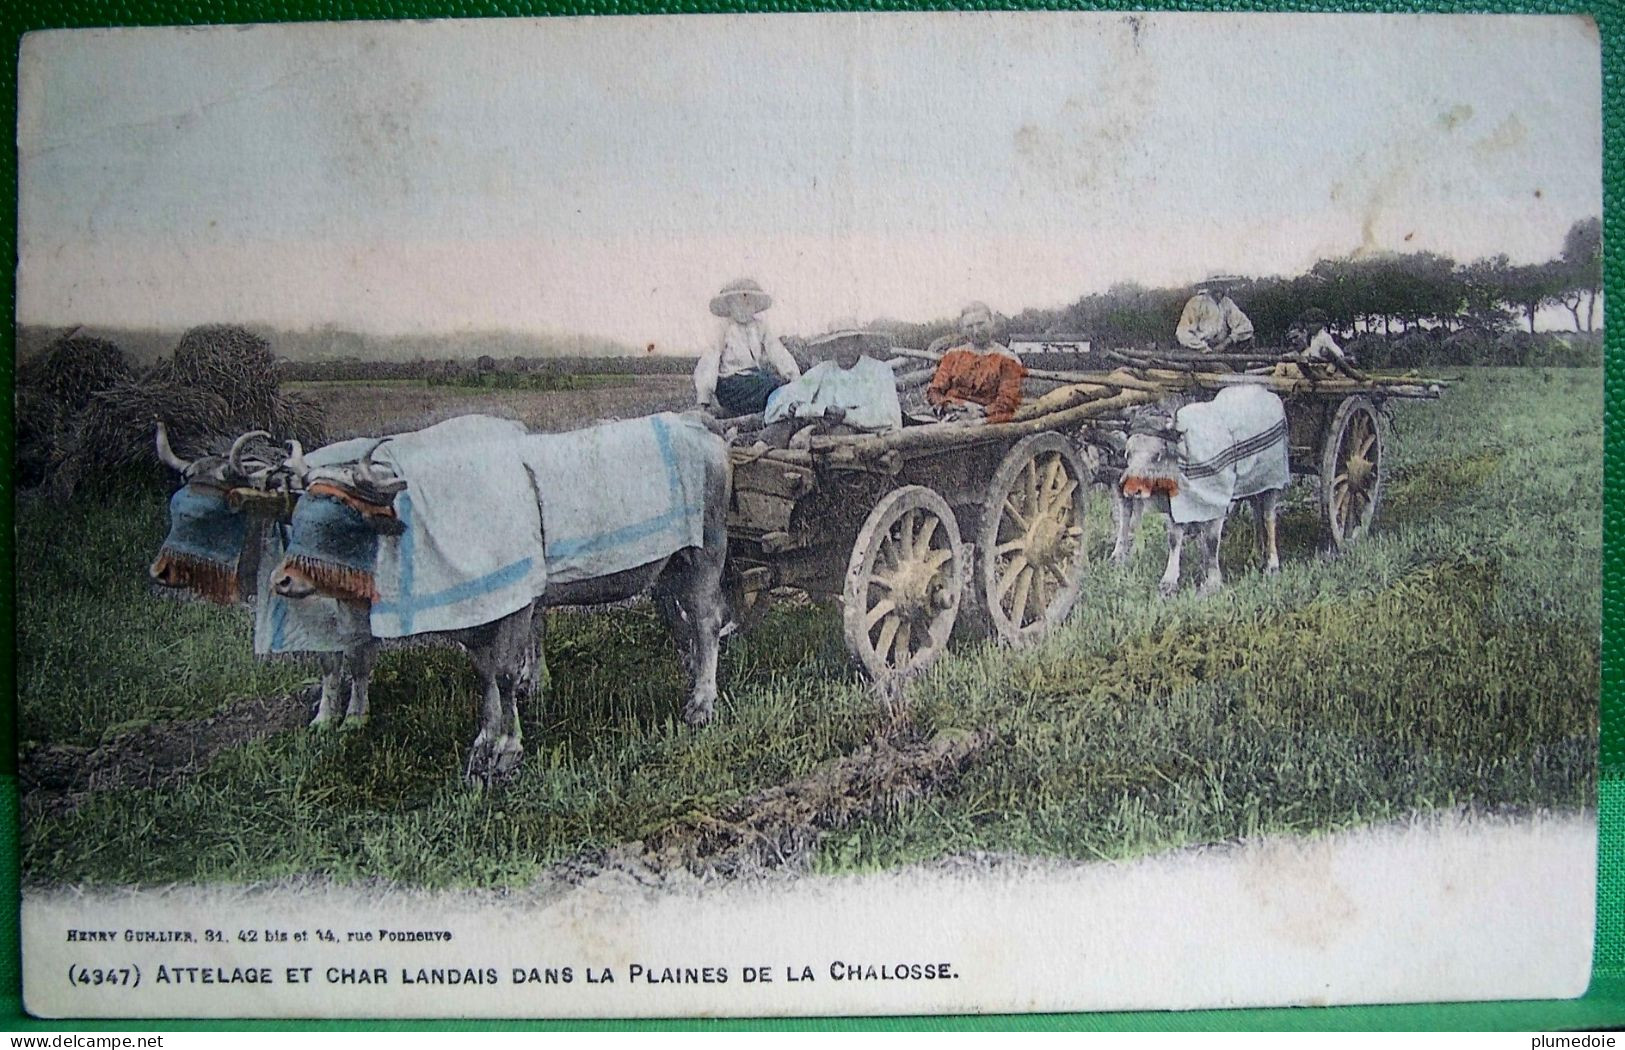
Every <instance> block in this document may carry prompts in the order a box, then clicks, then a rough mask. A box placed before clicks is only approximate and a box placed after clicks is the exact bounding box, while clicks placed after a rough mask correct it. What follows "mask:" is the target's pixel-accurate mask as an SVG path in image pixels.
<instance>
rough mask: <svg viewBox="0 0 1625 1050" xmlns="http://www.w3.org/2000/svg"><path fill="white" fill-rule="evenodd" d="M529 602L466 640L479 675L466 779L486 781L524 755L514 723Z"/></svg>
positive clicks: (498, 777)
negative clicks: (477, 721) (475, 722)
mask: <svg viewBox="0 0 1625 1050" xmlns="http://www.w3.org/2000/svg"><path fill="white" fill-rule="evenodd" d="M531 620H532V610H531V608H530V607H528V606H527V607H526V608H524V609H521V610H519V611H518V612H516V613H513V614H512V615H510V616H505V617H503V618H502V619H501V620H500V621H498V622H497V623H496V624H494V625H492V626H491V627H490V628H488V629H487V630H488V631H489V634H488V636H487V637H486V638H482V639H481V640H480V641H479V642H478V643H477V644H475V645H472V646H470V647H469V648H470V651H471V652H472V654H473V657H474V670H475V672H476V673H478V674H479V676H480V687H481V698H480V732H479V735H478V736H476V737H475V738H474V746H473V748H472V749H471V750H470V751H469V755H468V769H467V771H466V776H467V778H468V780H469V782H470V783H475V784H480V785H482V786H485V787H490V786H493V785H495V784H498V783H501V782H503V781H505V780H507V779H509V778H510V777H511V776H513V774H514V772H515V771H516V770H518V768H519V763H520V760H521V759H523V758H524V757H525V747H524V743H523V740H522V733H521V730H520V726H519V701H518V694H519V691H520V682H521V680H522V679H523V678H524V676H525V672H526V664H527V661H528V659H529V658H530V656H531V655H532V654H534V653H535V651H536V650H535V635H534V632H533V631H532V629H531Z"/></svg>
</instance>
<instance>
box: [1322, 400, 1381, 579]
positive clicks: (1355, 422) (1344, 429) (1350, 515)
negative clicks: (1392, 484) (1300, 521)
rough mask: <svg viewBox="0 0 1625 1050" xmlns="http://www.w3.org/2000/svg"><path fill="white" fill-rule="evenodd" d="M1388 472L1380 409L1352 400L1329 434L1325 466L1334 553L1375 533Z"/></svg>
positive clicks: (1336, 415) (1329, 532) (1328, 524)
mask: <svg viewBox="0 0 1625 1050" xmlns="http://www.w3.org/2000/svg"><path fill="white" fill-rule="evenodd" d="M1386 468H1387V462H1386V458H1385V457H1384V455H1383V447H1382V426H1381V423H1380V421H1379V420H1378V418H1377V408H1376V406H1375V405H1373V404H1372V403H1371V400H1370V398H1365V397H1351V398H1348V399H1346V400H1345V401H1344V402H1343V403H1342V404H1340V405H1338V406H1337V411H1336V412H1334V413H1333V414H1332V421H1331V424H1330V425H1329V426H1328V427H1327V428H1326V447H1325V450H1324V451H1323V452H1322V453H1321V460H1320V511H1321V515H1322V517H1324V518H1325V519H1326V531H1327V535H1328V536H1329V537H1330V538H1331V545H1332V548H1333V549H1334V550H1342V549H1343V548H1344V547H1346V546H1348V545H1349V544H1350V543H1353V542H1354V541H1355V540H1356V539H1358V538H1359V537H1360V536H1362V535H1364V534H1365V532H1366V530H1367V529H1369V528H1370V527H1371V520H1372V518H1374V517H1375V516H1376V513H1377V504H1378V503H1379V502H1380V501H1381V499H1382V482H1383V474H1384V472H1385V470H1386Z"/></svg>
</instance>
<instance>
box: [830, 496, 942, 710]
mask: <svg viewBox="0 0 1625 1050" xmlns="http://www.w3.org/2000/svg"><path fill="white" fill-rule="evenodd" d="M965 557H966V553H965V545H964V543H963V542H962V541H961V540H960V538H959V523H958V522H957V521H955V519H954V512H953V510H952V509H951V508H949V506H948V503H947V501H946V500H944V499H943V498H942V497H941V496H939V495H937V494H936V493H935V492H933V491H931V490H930V489H928V488H926V487H924V486H923V485H910V486H908V487H906V488H900V489H894V490H893V491H891V492H888V493H887V494H886V495H885V496H883V497H881V500H880V502H879V503H878V504H877V505H876V506H875V509H874V510H873V511H871V512H870V514H869V517H868V519H867V520H866V521H864V523H863V528H862V529H860V530H859V531H858V538H857V541H856V542H855V543H854V544H853V545H852V557H851V559H850V560H849V561H848V563H847V569H846V587H845V590H844V591H843V595H842V597H843V605H844V606H845V611H844V614H843V615H844V620H845V628H846V646H847V648H848V649H849V650H851V652H852V655H853V657H854V658H855V659H856V660H857V661H858V663H859V664H861V665H862V666H863V669H864V670H865V671H867V672H869V675H870V676H871V677H872V678H874V679H875V680H876V681H877V682H886V681H889V680H892V679H895V678H898V677H901V676H903V675H908V674H912V673H915V672H918V671H923V670H925V669H926V668H927V667H929V666H930V665H931V664H932V662H933V661H935V660H936V658H937V657H938V656H940V655H942V651H943V649H945V648H946V647H947V645H948V635H949V634H950V633H951V632H952V631H953V628H954V619H955V618H956V617H958V615H959V602H960V597H961V591H962V590H963V582H962V579H961V573H962V572H963V566H964V562H965Z"/></svg>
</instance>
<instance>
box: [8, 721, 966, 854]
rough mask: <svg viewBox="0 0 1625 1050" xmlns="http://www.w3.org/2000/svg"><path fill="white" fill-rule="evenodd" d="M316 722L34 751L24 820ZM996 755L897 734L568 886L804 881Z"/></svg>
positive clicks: (151, 782)
mask: <svg viewBox="0 0 1625 1050" xmlns="http://www.w3.org/2000/svg"><path fill="white" fill-rule="evenodd" d="M310 710H311V704H310V698H309V697H308V696H302V695H293V694H289V695H279V696H266V697H251V698H248V699H245V700H241V701H238V702H237V703H235V704H233V705H231V706H230V707H229V708H227V709H226V710H224V711H222V712H221V713H220V714H218V715H215V716H213V717H210V718H203V719H191V720H181V721H174V722H154V723H152V724H150V725H145V726H141V727H140V728H138V729H134V730H132V731H130V732H128V733H124V734H121V735H119V736H117V737H115V738H113V739H112V740H109V741H107V742H106V743H103V744H101V745H100V746H98V747H94V748H87V747H75V746H72V745H67V744H53V745H48V746H39V747H34V748H30V749H28V750H26V751H25V752H24V753H23V754H22V756H21V761H20V766H19V778H20V779H21V781H22V787H23V798H24V808H25V809H26V810H28V811H30V812H33V813H37V814H39V815H42V816H60V815H63V814H66V813H71V812H72V811H73V810H75V809H77V808H78V807H79V806H80V804H82V803H83V802H84V801H85V800H86V799H87V798H89V797H90V796H91V795H93V794H94V793H95V792H98V791H109V790H115V789H120V788H133V787H156V786H159V785H164V784H173V783H176V782H179V781H182V780H184V779H186V778H188V777H191V776H194V775H195V774H197V773H198V772H200V771H201V770H202V769H203V768H204V767H205V766H207V765H208V764H209V762H210V761H211V760H212V759H213V758H214V756H215V755H217V754H218V753H219V752H221V751H224V750H226V749H227V748H231V747H235V746H237V745H240V744H246V743H249V742H250V741H253V740H258V739H260V738H262V737H266V736H270V735H272V734H274V733H283V732H288V731H290V730H291V731H296V732H297V731H302V730H304V727H305V723H306V721H307V720H308V718H309V716H310ZM993 743H994V734H993V732H992V731H991V730H987V729H984V730H981V731H978V732H963V731H959V732H946V731H945V732H939V733H937V734H936V735H934V736H932V737H930V738H925V737H923V736H921V735H920V734H919V733H917V732H915V731H913V730H912V729H911V728H910V727H909V726H908V725H906V724H895V725H892V726H889V727H887V728H886V729H884V730H882V731H881V732H879V733H877V734H876V735H875V736H874V737H873V738H872V739H871V740H870V741H869V743H867V744H865V745H864V746H863V747H860V748H858V749H857V750H856V751H854V752H853V753H851V754H849V755H842V756H840V757H839V758H834V759H831V760H829V761H827V762H825V763H823V764H822V765H820V766H819V767H818V768H816V769H814V770H813V771H812V772H810V773H808V774H807V775H805V776H802V777H798V778H796V779H794V780H790V781H787V782H785V783H783V784H777V785H774V786H773V787H770V788H766V789H764V790H762V791H759V792H757V793H755V794H753V795H749V796H747V797H745V798H743V799H740V800H739V801H738V802H736V803H734V804H733V805H731V806H728V807H727V808H725V809H723V810H722V811H720V812H718V813H703V812H694V813H689V814H685V815H684V816H682V817H679V818H677V819H676V820H673V821H671V822H670V823H668V824H666V825H665V826H664V827H661V828H659V829H658V830H656V831H655V832H653V833H652V834H650V835H648V836H647V837H645V838H644V839H642V840H639V841H631V842H626V843H623V844H622V845H620V846H617V847H614V848H613V849H610V850H607V851H601V852H598V853H595V854H592V855H588V856H582V857H580V858H578V859H576V860H575V861H572V862H569V863H566V864H565V865H563V866H562V868H563V870H562V871H561V872H560V877H561V878H563V879H564V880H566V881H571V882H574V881H580V880H584V879H586V878H590V877H593V876H595V875H597V874H598V873H600V872H603V871H618V872H621V873H623V874H628V875H632V876H634V877H636V878H639V879H640V880H654V881H659V880H661V879H663V878H665V877H666V876H668V875H671V874H674V873H677V872H681V871H685V870H686V871H687V872H690V873H692V874H695V875H712V874H715V875H722V876H724V877H738V876H742V875H754V874H761V873H763V872H767V871H773V870H781V871H782V870H791V871H793V870H797V869H800V868H801V867H803V866H804V865H805V862H806V860H807V858H808V857H809V855H810V854H811V852H812V850H813V847H814V846H816V845H817V843H818V840H819V838H820V837H821V836H822V835H823V833H824V832H825V831H828V830H831V829H834V828H840V827H843V826H845V825H847V824H849V823H851V822H852V821H853V820H856V819H857V818H859V817H862V816H867V815H870V814H873V813H877V812H880V811H883V810H885V809H888V808H895V807H897V806H901V805H904V804H905V803H907V802H909V801H912V800H914V799H917V798H920V797H922V796H925V795H929V794H931V793H932V792H933V791H935V790H937V789H938V788H939V787H941V786H943V785H945V784H947V783H949V782H951V781H952V780H954V779H955V778H956V777H958V776H959V774H960V773H961V772H963V771H964V770H965V769H967V768H968V767H970V766H971V765H972V764H973V763H974V762H976V761H978V760H980V759H981V758H982V757H984V755H985V753H986V752H987V751H988V749H989V747H990V746H991V745H992V744H993Z"/></svg>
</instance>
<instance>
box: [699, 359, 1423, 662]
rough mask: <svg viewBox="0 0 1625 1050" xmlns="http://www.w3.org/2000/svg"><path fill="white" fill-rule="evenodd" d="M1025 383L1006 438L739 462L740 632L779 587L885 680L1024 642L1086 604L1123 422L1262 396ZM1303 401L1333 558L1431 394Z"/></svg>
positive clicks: (1297, 401) (1296, 452) (863, 442)
mask: <svg viewBox="0 0 1625 1050" xmlns="http://www.w3.org/2000/svg"><path fill="white" fill-rule="evenodd" d="M902 353H903V354H905V355H907V356H909V357H920V358H931V357H934V356H935V355H931V354H929V353H927V352H925V351H902ZM1029 375H1030V376H1031V377H1033V378H1034V379H1037V380H1040V381H1044V382H1047V383H1048V384H1050V385H1052V386H1054V387H1055V388H1054V389H1052V390H1050V391H1049V392H1047V393H1044V394H1043V395H1042V396H1039V397H1036V398H1034V399H1032V400H1030V401H1029V402H1028V403H1027V404H1025V405H1023V406H1022V409H1021V410H1020V412H1018V414H1017V416H1016V419H1015V420H1013V421H1012V422H1009V423H999V424H989V425H985V426H979V427H956V426H950V425H944V424H939V425H931V426H921V427H907V428H904V429H903V430H902V431H900V432H896V433H893V434H888V435H884V436H865V437H832V436H820V437H815V438H813V439H812V442H811V447H810V448H808V449H806V450H789V449H784V450H780V449H771V450H767V451H752V450H749V449H739V448H736V449H735V450H734V451H733V452H732V457H733V485H732V495H731V498H730V506H729V517H728V543H729V548H728V571H727V579H728V587H729V596H730V602H731V603H732V607H733V617H734V620H735V622H736V624H737V626H738V628H740V629H743V628H748V627H749V626H751V625H752V624H753V623H754V622H755V621H756V620H757V619H759V618H760V616H761V614H762V612H763V611H764V610H765V608H766V606H767V603H768V598H769V595H770V594H771V592H772V591H773V590H775V589H778V588H783V587H791V588H796V589H798V590H801V591H805V592H807V593H809V594H811V595H814V596H825V597H836V598H838V599H839V600H840V603H841V607H842V617H843V624H844V632H845V638H846V644H847V647H848V649H849V650H850V651H851V654H852V656H853V658H854V659H855V660H856V661H857V662H858V664H859V665H860V666H861V667H862V668H863V669H864V670H865V671H866V672H867V673H868V674H869V675H870V676H872V677H873V678H875V679H877V680H882V681H883V680H887V679H893V678H896V677H898V676H903V675H909V674H913V673H916V672H918V671H921V670H923V669H924V668H926V667H928V666H930V664H931V663H932V662H933V661H935V660H936V659H937V657H938V656H940V655H941V654H942V652H943V651H944V649H945V648H946V647H947V645H948V641H949V638H950V637H951V636H952V635H954V633H955V631H956V628H957V629H958V630H959V631H960V632H961V633H965V632H970V633H976V634H987V633H991V634H992V635H994V636H996V637H998V638H999V639H1000V640H1002V641H1003V642H1005V643H1007V644H1012V645H1017V644H1024V643H1028V642H1031V641H1034V640H1036V639H1038V638H1040V637H1042V636H1043V635H1044V634H1045V633H1046V632H1048V631H1049V630H1050V629H1051V628H1052V627H1053V626H1055V625H1056V624H1058V623H1060V622H1062V621H1063V620H1064V619H1065V618H1066V616H1067V615H1068V613H1070V612H1071V610H1072V608H1073V606H1074V605H1075V604H1076V603H1077V601H1078V599H1079V595H1080V593H1081V591H1082V589H1083V581H1084V574H1085V572H1086V570H1087V569H1088V561H1089V551H1088V549H1087V546H1086V531H1085V519H1086V517H1087V516H1088V513H1089V502H1090V500H1091V499H1099V498H1102V497H1101V496H1100V495H1099V494H1098V493H1095V492H1093V491H1092V489H1093V485H1094V483H1095V482H1099V481H1110V480H1113V479H1114V478H1115V475H1116V473H1117V471H1119V470H1120V469H1121V462H1120V461H1119V462H1116V463H1115V464H1114V462H1113V460H1114V451H1115V450H1116V449H1117V448H1119V447H1120V445H1119V443H1118V442H1116V441H1114V440H1113V438H1112V435H1113V434H1114V433H1115V432H1118V431H1120V430H1121V427H1122V426H1123V421H1124V417H1125V414H1126V413H1127V411H1128V410H1129V409H1131V408H1133V407H1134V406H1135V405H1139V404H1145V403H1148V402H1153V401H1156V400H1158V399H1160V398H1162V397H1164V396H1166V395H1168V394H1170V393H1175V392H1181V391H1184V392H1193V393H1199V392H1201V391H1203V390H1212V389H1217V388H1218V387H1219V386H1222V385H1224V384H1225V383H1227V382H1234V381H1260V380H1259V379H1258V378H1256V377H1243V376H1237V375H1233V374H1232V375H1220V374H1208V373H1198V372H1193V371H1182V370H1179V369H1177V368H1175V369H1168V368H1152V367H1149V366H1147V367H1135V368H1123V369H1118V370H1115V371H1112V372H1101V373H1049V372H1040V371H1036V370H1035V371H1030V372H1029ZM1276 385H1277V387H1279V386H1280V384H1276ZM1303 386H1304V389H1303V390H1284V391H1283V396H1284V399H1285V401H1286V403H1287V405H1288V425H1289V435H1290V441H1291V444H1292V452H1291V456H1292V464H1293V469H1294V471H1295V472H1298V473H1313V474H1315V475H1317V476H1319V477H1320V478H1322V479H1323V484H1322V486H1321V493H1322V495H1321V503H1322V512H1323V514H1324V516H1325V518H1326V520H1327V523H1328V528H1329V531H1330V536H1331V540H1332V542H1333V543H1334V544H1335V545H1336V546H1338V547H1341V546H1343V545H1344V544H1346V543H1348V542H1350V541H1352V540H1353V539H1354V538H1355V537H1357V536H1358V535H1359V534H1360V533H1361V532H1363V531H1364V530H1365V529H1366V528H1367V527H1369V525H1370V522H1371V519H1372V516H1373V515H1374V514H1375V512H1376V508H1377V505H1378V503H1379V501H1380V498H1381V490H1382V480H1383V472H1384V469H1385V465H1386V461H1385V458H1384V450H1383V423H1382V418H1381V417H1382V411H1381V409H1382V404H1383V402H1384V400H1385V399H1386V398H1388V397H1391V396H1437V393H1438V388H1437V386H1436V385H1435V386H1434V387H1433V388H1432V392H1431V394H1430V393H1427V392H1426V391H1425V390H1423V391H1421V392H1418V391H1419V390H1421V388H1419V387H1416V384H1414V383H1406V384H1400V385H1397V386H1396V385H1394V384H1388V385H1382V386H1379V385H1378V384H1375V383H1368V384H1365V385H1363V386H1361V387H1360V389H1358V390H1355V389H1343V387H1342V386H1340V385H1339V384H1336V383H1325V384H1318V385H1317V386H1316V389H1314V390H1313V391H1310V390H1309V389H1308V384H1303ZM1400 387H1403V388H1404V389H1403V390H1401V389H1400ZM1396 391H1397V392H1396ZM1114 466H1115V468H1116V469H1114Z"/></svg>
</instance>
